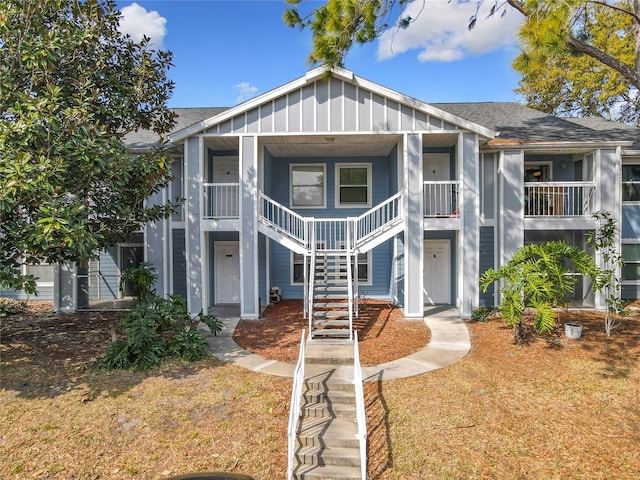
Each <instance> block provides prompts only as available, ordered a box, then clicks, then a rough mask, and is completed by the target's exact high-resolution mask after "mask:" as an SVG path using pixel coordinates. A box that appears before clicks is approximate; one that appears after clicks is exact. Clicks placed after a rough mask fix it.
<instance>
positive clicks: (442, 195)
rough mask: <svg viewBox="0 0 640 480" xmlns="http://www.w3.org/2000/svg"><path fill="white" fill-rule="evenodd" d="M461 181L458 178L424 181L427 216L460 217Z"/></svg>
mask: <svg viewBox="0 0 640 480" xmlns="http://www.w3.org/2000/svg"><path fill="white" fill-rule="evenodd" d="M459 190H460V182H458V181H456V180H444V181H430V182H424V188H423V195H424V198H423V200H424V203H423V205H424V216H425V217H459V216H460V209H459V203H458V197H459V193H460V192H459Z"/></svg>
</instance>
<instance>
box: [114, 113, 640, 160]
mask: <svg viewBox="0 0 640 480" xmlns="http://www.w3.org/2000/svg"><path fill="white" fill-rule="evenodd" d="M430 105H432V106H434V107H436V108H439V109H441V110H444V111H446V112H449V113H452V114H453V115H457V116H459V117H461V118H464V119H466V120H469V121H471V122H474V123H477V124H479V125H482V126H485V127H487V128H490V129H492V130H495V131H498V132H500V134H499V138H500V139H504V140H517V141H522V142H604V141H608V142H612V141H613V142H616V141H626V142H633V146H632V147H631V149H633V150H640V128H638V127H632V126H629V125H625V124H623V123H618V122H611V121H608V120H605V119H602V118H559V117H555V116H553V115H549V114H547V113H543V112H540V111H538V110H534V109H532V108H528V107H525V106H524V105H521V104H519V103H516V102H468V103H432V104H430ZM171 110H172V111H173V112H175V113H176V114H177V117H176V125H175V127H174V129H173V132H177V131H180V130H182V129H184V128H187V127H189V126H191V125H195V124H196V123H198V122H201V121H203V120H206V119H208V118H211V117H213V116H215V115H218V114H220V113H222V112H224V111H225V110H228V108H227V107H203V108H173V109H171ZM156 140H157V137H156V135H155V134H154V133H153V132H151V131H147V130H140V131H138V132H132V133H130V134H128V135H127V136H126V137H125V143H127V145H129V146H130V147H131V148H147V147H149V146H151V145H153V144H154V143H155V142H156Z"/></svg>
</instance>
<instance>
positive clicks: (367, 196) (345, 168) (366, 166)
mask: <svg viewBox="0 0 640 480" xmlns="http://www.w3.org/2000/svg"><path fill="white" fill-rule="evenodd" d="M370 206H371V164H370V163H336V207H338V208H348V207H370Z"/></svg>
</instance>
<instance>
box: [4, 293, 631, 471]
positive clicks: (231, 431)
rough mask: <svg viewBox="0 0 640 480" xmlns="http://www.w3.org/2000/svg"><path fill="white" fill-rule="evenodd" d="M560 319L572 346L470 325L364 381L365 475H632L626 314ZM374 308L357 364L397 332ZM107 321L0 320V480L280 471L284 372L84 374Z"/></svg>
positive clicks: (398, 336) (87, 317)
mask: <svg viewBox="0 0 640 480" xmlns="http://www.w3.org/2000/svg"><path fill="white" fill-rule="evenodd" d="M572 316H573V317H577V318H578V319H579V320H580V321H581V323H582V324H583V326H584V331H583V338H582V339H581V340H575V341H574V340H566V339H565V338H564V336H563V335H561V333H560V331H559V330H558V331H557V332H556V333H555V334H554V335H551V336H549V337H546V338H544V339H542V338H539V337H538V338H536V339H535V340H534V341H533V342H532V343H531V345H529V346H526V347H517V346H515V345H513V340H512V331H511V330H509V329H506V328H505V327H503V326H502V324H501V323H500V322H499V321H497V320H493V321H490V322H488V323H474V322H471V323H469V324H468V326H469V329H470V332H471V337H472V349H471V352H470V353H469V354H468V355H467V356H466V357H465V358H464V359H463V360H462V361H460V362H458V363H456V364H454V365H452V366H450V367H448V368H445V369H442V370H438V371H434V372H431V373H428V374H426V375H421V376H418V377H414V378H407V379H401V380H393V381H385V382H369V383H367V384H366V388H365V394H366V401H367V415H368V429H369V435H370V436H369V471H370V475H371V478H372V479H403V480H406V479H416V480H418V479H472V478H483V479H525V478H526V479H529V478H531V479H539V478H545V479H554V478H557V479H583V478H589V479H634V480H635V479H637V478H640V318H639V317H638V316H637V315H636V316H634V317H631V318H629V319H627V320H625V321H624V324H623V327H621V328H619V329H618V330H616V331H615V333H614V335H613V336H612V337H611V338H607V337H606V336H605V335H604V333H603V328H602V324H601V320H600V318H598V315H597V314H593V313H585V312H578V313H573V314H572ZM376 318H382V319H384V320H385V322H386V324H385V325H383V324H382V323H380V324H378V323H376V324H373V325H370V326H369V330H368V331H370V332H372V334H371V335H372V337H370V342H372V343H371V345H375V347H372V352H374V351H375V352H376V353H375V355H374V353H372V354H371V355H372V359H373V358H382V357H383V356H384V355H383V352H384V351H387V352H388V353H389V355H391V354H392V350H393V345H394V344H396V345H397V344H398V343H399V342H402V340H403V336H404V338H406V337H407V333H406V332H405V333H403V332H402V330H401V328H399V327H398V326H401V325H402V323H403V322H402V321H401V320H398V319H394V317H393V313H390V314H389V315H378V316H376ZM390 319H391V320H393V321H390ZM573 319H575V318H573ZM115 321H116V316H115V315H113V314H93V313H92V314H88V313H85V314H76V315H65V316H57V315H54V314H51V313H50V305H46V304H45V305H43V306H38V305H37V304H31V305H30V308H29V311H28V312H26V313H25V314H19V315H13V316H10V317H8V318H5V319H1V320H0V322H1V335H2V342H1V350H0V355H1V371H0V375H1V376H0V380H1V384H0V458H2V461H1V462H0V478H3V479H34V478H35V479H159V478H163V477H165V476H169V475H176V474H180V473H186V472H189V471H199V470H209V471H211V470H229V471H236V472H243V473H248V474H250V475H253V476H254V477H255V478H256V479H258V480H263V479H264V480H269V479H283V478H284V477H285V471H286V424H287V416H288V409H289V395H290V380H289V379H283V378H279V377H272V376H267V375H264V374H257V373H252V372H248V371H246V370H243V369H241V368H239V367H235V366H233V365H225V364H222V363H221V362H218V361H217V360H215V359H209V360H205V361H201V362H197V363H194V364H184V363H180V362H173V363H168V364H165V365H163V366H162V367H161V368H159V369H157V370H154V371H152V372H146V373H132V372H96V371H94V370H93V369H91V368H89V365H90V364H91V362H92V361H93V359H95V358H96V357H97V356H99V355H102V353H103V352H104V348H105V346H106V344H107V343H108V342H109V340H110V333H109V330H110V327H111V325H113V323H114V322H115ZM409 323H411V324H412V325H415V323H414V322H407V325H408V324H409ZM408 326H409V325H408ZM410 328H412V329H413V328H415V326H411V327H410ZM273 330H274V333H273V335H276V336H277V334H278V332H277V329H273ZM374 337H375V338H376V340H375V342H374V341H373V338H374ZM426 337H427V338H428V335H427V336H426ZM274 338H275V337H274ZM298 338H299V337H298ZM262 340H264V339H262ZM274 342H275V340H274ZM363 344H366V340H365V341H364V342H363ZM283 348H287V349H288V348H290V347H289V346H286V347H283ZM411 348H413V347H411ZM376 356H377V357H376Z"/></svg>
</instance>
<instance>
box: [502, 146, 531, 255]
mask: <svg viewBox="0 0 640 480" xmlns="http://www.w3.org/2000/svg"><path fill="white" fill-rule="evenodd" d="M498 172H499V177H500V183H499V188H500V196H499V201H498V205H499V209H498V212H497V214H498V229H499V233H498V238H499V240H500V245H499V255H498V258H497V262H496V263H497V266H501V265H504V264H505V263H507V262H508V261H509V260H511V257H513V254H514V253H515V252H516V251H517V250H518V249H519V248H520V247H522V246H523V245H524V175H523V172H524V152H523V151H522V150H516V151H506V152H501V154H500V160H499V167H498Z"/></svg>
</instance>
